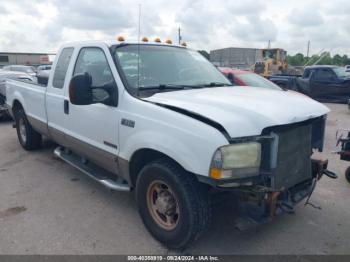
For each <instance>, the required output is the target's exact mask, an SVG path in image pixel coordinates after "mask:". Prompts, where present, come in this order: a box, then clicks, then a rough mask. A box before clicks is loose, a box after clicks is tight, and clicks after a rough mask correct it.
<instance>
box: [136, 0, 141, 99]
mask: <svg viewBox="0 0 350 262" xmlns="http://www.w3.org/2000/svg"><path fill="white" fill-rule="evenodd" d="M140 37H141V4H139V28H138V36H137V96H139V95H140V91H139V89H140Z"/></svg>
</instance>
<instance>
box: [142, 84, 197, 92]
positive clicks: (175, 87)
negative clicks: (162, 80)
mask: <svg viewBox="0 0 350 262" xmlns="http://www.w3.org/2000/svg"><path fill="white" fill-rule="evenodd" d="M201 87H203V86H202V85H201V86H199V85H176V84H160V85H155V86H140V87H139V88H138V90H140V91H147V90H182V89H185V88H201Z"/></svg>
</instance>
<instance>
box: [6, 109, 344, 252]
mask: <svg viewBox="0 0 350 262" xmlns="http://www.w3.org/2000/svg"><path fill="white" fill-rule="evenodd" d="M327 106H328V107H329V108H330V109H331V110H332V112H331V113H330V115H329V117H328V122H327V130H326V132H327V134H326V144H325V152H324V153H323V156H324V157H325V158H329V159H330V165H329V169H330V170H332V171H335V172H336V173H337V174H339V179H337V180H331V179H328V178H327V177H325V178H323V179H322V180H321V181H320V183H319V185H318V187H317V189H316V191H315V193H314V195H313V196H312V203H313V204H315V205H317V206H321V207H322V209H321V210H319V209H315V208H312V207H311V206H307V207H304V206H303V205H301V206H300V207H299V208H298V210H297V213H296V214H295V215H287V214H285V215H281V216H279V217H277V218H276V219H275V220H274V221H272V222H270V223H268V224H264V225H259V226H254V227H251V228H249V229H247V230H245V231H238V230H237V229H236V228H235V217H236V216H235V208H234V204H233V201H232V202H231V201H225V203H222V204H221V205H219V206H217V207H216V208H215V209H214V211H215V212H214V218H213V225H212V227H211V228H210V230H209V231H208V232H207V233H206V234H205V235H204V236H203V237H202V238H201V239H200V240H199V241H198V242H197V243H195V245H193V247H191V248H190V249H188V250H186V251H184V253H185V254H189V253H194V254H213V255H215V254H216V255H218V254H350V247H349V239H350V219H349V218H350V208H349V207H350V199H348V197H350V185H349V184H348V183H347V182H346V180H345V178H344V171H345V169H346V168H347V167H348V166H349V165H350V162H349V163H348V162H343V161H340V160H339V156H337V155H334V154H332V153H331V152H332V151H333V150H335V132H336V130H337V129H338V128H350V118H349V116H350V112H349V111H348V109H347V106H346V105H338V104H327ZM53 149H54V145H53V144H52V143H50V142H47V143H46V145H45V146H44V148H43V149H41V150H39V151H36V152H31V153H28V152H26V151H24V150H22V148H21V147H20V146H19V144H18V142H17V137H16V133H15V130H13V129H12V124H11V123H10V122H5V123H0V179H1V183H0V236H1V237H0V254H169V253H170V254H175V252H174V251H168V250H167V249H166V248H164V247H163V246H162V245H160V244H159V243H158V242H157V241H155V240H154V239H153V238H152V237H151V236H150V235H149V233H148V232H147V230H146V229H145V228H144V226H143V224H142V222H141V219H140V218H139V216H138V212H137V209H136V204H135V201H134V196H133V194H130V193H121V192H110V191H109V190H107V189H105V188H104V187H103V186H101V185H99V184H98V183H96V182H94V181H92V180H90V179H89V178H88V177H86V176H84V175H83V174H82V173H80V172H79V171H77V170H76V169H74V168H73V167H70V166H69V165H67V164H65V163H64V162H62V161H60V160H58V159H57V158H55V157H54V156H53Z"/></svg>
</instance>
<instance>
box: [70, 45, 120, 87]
mask: <svg viewBox="0 0 350 262" xmlns="http://www.w3.org/2000/svg"><path fill="white" fill-rule="evenodd" d="M85 72H87V73H89V74H90V75H91V77H92V86H94V87H97V86H102V85H104V84H106V83H109V82H111V81H114V80H113V76H112V72H111V69H110V67H109V65H108V62H107V59H106V56H105V54H104V52H103V51H102V50H101V49H99V48H95V47H87V48H83V49H82V50H81V51H80V53H79V56H78V59H77V63H76V65H75V68H74V75H78V74H84V73H85Z"/></svg>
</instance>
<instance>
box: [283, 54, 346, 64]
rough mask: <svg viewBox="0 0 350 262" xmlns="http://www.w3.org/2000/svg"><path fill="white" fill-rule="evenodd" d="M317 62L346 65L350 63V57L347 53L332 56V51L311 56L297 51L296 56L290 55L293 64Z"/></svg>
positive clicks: (289, 59) (289, 60)
mask: <svg viewBox="0 0 350 262" xmlns="http://www.w3.org/2000/svg"><path fill="white" fill-rule="evenodd" d="M321 57H322V58H321ZM317 61H318V62H317ZM316 62H317V65H337V66H345V65H350V58H349V57H348V56H347V55H342V56H341V55H339V54H336V55H334V56H332V55H331V54H330V52H323V53H321V54H319V55H313V56H311V57H306V56H304V55H303V54H301V53H297V54H296V55H294V56H291V55H288V64H290V65H292V66H303V65H305V64H306V63H307V64H308V65H313V64H314V63H316Z"/></svg>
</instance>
